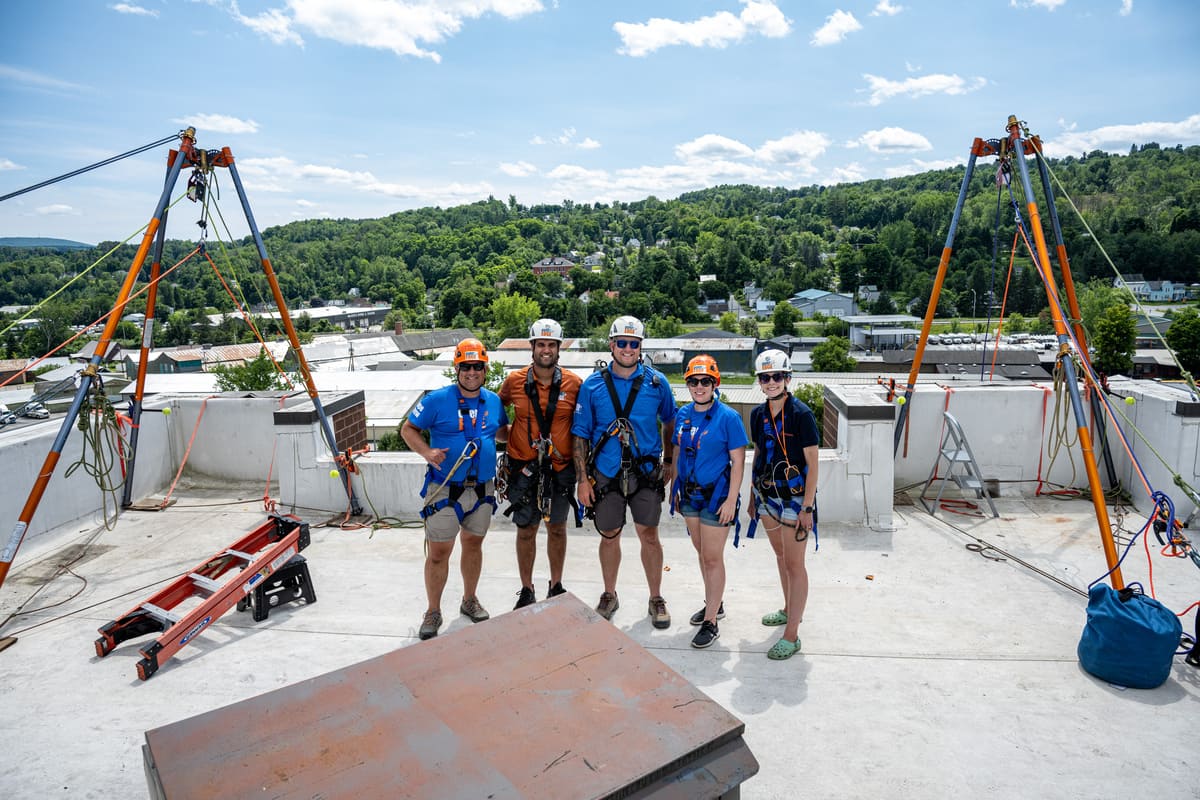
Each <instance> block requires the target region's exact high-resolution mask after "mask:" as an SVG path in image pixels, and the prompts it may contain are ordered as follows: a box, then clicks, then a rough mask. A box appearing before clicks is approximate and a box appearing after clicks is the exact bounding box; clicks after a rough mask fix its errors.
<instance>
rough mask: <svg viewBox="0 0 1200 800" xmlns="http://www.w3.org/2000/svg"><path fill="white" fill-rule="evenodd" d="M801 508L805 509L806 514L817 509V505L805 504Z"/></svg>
mask: <svg viewBox="0 0 1200 800" xmlns="http://www.w3.org/2000/svg"><path fill="white" fill-rule="evenodd" d="M800 510H801V511H803V512H804V513H805V514H811V513H813V512H814V511H816V510H817V507H816V506H804V507H803V508H801V509H800Z"/></svg>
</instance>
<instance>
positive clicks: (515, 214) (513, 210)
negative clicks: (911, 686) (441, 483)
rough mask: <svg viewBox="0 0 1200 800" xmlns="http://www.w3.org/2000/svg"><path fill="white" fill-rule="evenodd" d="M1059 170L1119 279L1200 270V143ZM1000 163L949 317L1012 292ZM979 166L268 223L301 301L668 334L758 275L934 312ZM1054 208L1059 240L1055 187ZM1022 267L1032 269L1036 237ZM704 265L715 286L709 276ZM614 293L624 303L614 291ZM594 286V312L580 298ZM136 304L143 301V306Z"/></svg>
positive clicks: (970, 220) (74, 317)
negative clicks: (629, 199) (567, 262)
mask: <svg viewBox="0 0 1200 800" xmlns="http://www.w3.org/2000/svg"><path fill="white" fill-rule="evenodd" d="M1050 167H1051V170H1052V172H1053V173H1054V175H1055V177H1056V178H1057V179H1058V180H1059V181H1061V183H1062V184H1063V186H1064V187H1065V189H1066V192H1067V194H1068V195H1069V196H1070V197H1071V198H1072V199H1073V201H1074V203H1075V204H1076V205H1077V206H1078V207H1079V209H1080V210H1081V211H1082V213H1083V215H1084V218H1085V219H1086V220H1087V222H1088V224H1089V225H1090V226H1091V227H1092V229H1093V230H1094V231H1095V233H1096V237H1097V238H1098V239H1099V240H1100V242H1102V244H1103V246H1104V248H1105V249H1106V250H1107V251H1108V253H1109V254H1110V255H1111V256H1112V257H1113V259H1114V260H1115V262H1116V264H1117V267H1118V268H1119V269H1120V270H1121V271H1122V273H1124V274H1127V275H1128V274H1135V273H1138V274H1141V275H1142V276H1144V277H1145V278H1146V279H1148V280H1158V279H1168V280H1172V281H1180V282H1184V283H1194V282H1198V281H1200V147H1188V148H1183V147H1175V148H1169V149H1163V148H1160V147H1159V146H1158V145H1156V144H1148V145H1144V146H1142V147H1138V148H1134V150H1133V151H1132V152H1130V153H1129V154H1128V155H1124V156H1114V155H1108V154H1105V153H1102V152H1094V153H1089V154H1087V155H1086V156H1081V157H1078V158H1074V157H1072V158H1066V159H1061V160H1051V161H1050ZM1031 169H1032V164H1031ZM994 170H995V167H994V162H992V161H989V160H981V161H980V163H979V165H978V167H977V170H976V175H975V178H974V180H973V185H972V186H971V189H970V192H969V196H968V201H967V205H966V208H965V210H964V212H963V216H962V220H961V222H960V224H959V228H958V232H957V236H956V238H955V248H954V249H955V254H954V257H953V259H952V261H951V266H950V273H949V277H948V279H947V284H946V289H945V291H944V292H943V297H942V303H941V304H940V307H939V313H940V314H944V315H948V316H952V315H955V314H962V315H969V314H970V313H971V312H972V306H973V305H978V308H977V309H976V311H977V313H979V314H980V315H981V316H982V315H983V314H984V313H985V312H984V311H983V306H984V303H985V302H986V301H985V298H986V297H988V294H987V292H988V290H989V288H990V287H991V286H992V282H993V280H994V281H995V291H996V293H997V295H999V293H1000V292H1002V291H1003V286H1004V272H1005V270H1006V269H1007V265H1008V258H1009V252H1010V246H1011V244H1012V241H1013V235H1014V230H1015V229H1014V224H1013V212H1012V210H1011V208H1010V206H1009V199H1008V195H1007V191H1000V190H999V189H998V188H997V185H996V181H995V175H994ZM962 176H963V168H962V167H958V168H955V169H947V170H939V171H934V172H927V173H923V174H920V175H913V176H908V177H903V178H894V179H890V180H873V181H866V182H863V183H857V184H844V185H838V186H833V187H822V186H812V187H805V188H799V189H781V188H777V189H764V188H759V187H755V186H720V187H716V188H712V189H706V190H704V191H699V192H692V193H689V194H685V195H683V196H681V197H679V198H678V199H676V200H669V201H661V200H658V199H656V198H653V197H650V198H647V199H645V200H642V201H639V202H633V203H612V204H603V203H600V204H596V205H591V204H576V203H573V202H571V201H569V200H567V201H563V203H562V204H561V205H546V206H532V207H527V206H524V205H521V204H520V203H519V202H518V201H517V199H516V198H513V197H509V198H508V200H507V202H503V201H500V200H497V199H495V198H489V199H488V200H486V201H480V202H478V203H474V204H471V205H465V206H458V207H454V208H448V209H440V208H424V209H419V210H415V211H405V212H400V213H397V214H393V215H392V216H389V217H385V218H382V219H370V220H308V221H302V222H294V223H291V224H288V225H284V226H280V227H276V228H272V229H269V230H267V231H265V232H264V239H265V241H266V245H267V249H268V251H269V253H270V255H271V259H272V263H273V264H274V266H275V269H276V271H277V272H278V274H279V280H280V284H281V286H282V288H283V292H284V295H285V296H286V297H287V299H288V302H289V304H290V305H292V306H293V307H300V306H305V305H308V304H309V303H311V302H313V301H317V302H321V301H325V302H328V301H330V300H334V299H345V298H348V297H350V296H352V294H355V293H353V292H352V290H357V292H356V294H358V295H359V296H361V297H363V298H369V299H371V300H373V301H382V302H387V303H390V304H391V305H392V306H393V308H394V309H395V311H396V316H397V317H398V318H401V319H403V320H404V321H405V322H406V323H407V324H409V325H410V326H427V325H428V324H429V323H430V322H434V323H436V324H437V325H438V326H448V325H452V324H453V325H464V326H469V327H473V328H477V329H485V328H492V329H494V331H495V332H496V334H497V335H499V334H500V333H506V332H507V333H511V332H513V330H514V326H518V322H519V320H521V319H525V318H527V317H528V315H529V314H530V313H531V312H532V310H533V309H532V305H531V304H536V305H537V313H539V314H542V315H548V316H553V317H556V318H558V319H560V320H562V321H563V323H564V325H565V327H566V330H567V332H568V334H571V335H581V334H586V333H588V332H589V331H590V330H591V329H593V328H594V327H595V326H596V325H598V324H603V322H604V321H605V320H606V319H608V318H611V316H612V315H614V314H617V313H631V314H635V315H637V316H639V317H642V318H645V319H647V320H650V321H651V322H652V329H653V326H654V324H657V323H659V322H661V321H662V320H665V319H667V318H669V317H674V318H676V319H678V320H681V321H684V322H687V321H692V320H697V319H699V312H698V311H697V304H698V303H699V302H700V301H702V300H703V298H704V297H706V296H707V297H710V298H724V297H726V296H727V295H728V294H730V293H731V292H736V291H738V290H740V289H741V287H742V286H743V285H744V284H746V283H748V282H751V281H753V282H755V283H756V284H757V285H758V286H759V287H763V288H764V289H765V296H767V297H769V298H771V299H775V300H783V299H785V298H786V297H788V296H790V295H791V294H793V293H794V292H796V291H798V290H802V289H807V288H820V289H828V290H835V291H851V292H852V291H854V290H855V288H856V287H858V286H860V285H866V284H873V285H875V286H877V287H879V289H881V290H883V292H884V293H885V294H884V296H883V297H882V298H881V299H880V301H879V302H878V303H877V304H876V307H875V308H874V309H872V310H875V311H881V312H886V311H889V310H892V309H900V310H903V308H904V304H905V303H906V302H907V301H908V300H910V299H914V298H915V299H917V301H918V302H917V304H916V306H915V307H914V312H915V313H918V314H923V313H924V308H925V302H924V301H925V299H926V298H927V297H928V294H929V291H930V288H931V285H932V280H933V274H934V271H935V268H936V266H937V261H938V257H939V255H940V253H941V250H942V246H943V244H944V241H945V237H946V232H947V230H948V226H949V223H950V219H951V214H952V211H953V208H954V202H955V198H956V197H957V194H958V189H959V187H960V185H961V183H962ZM1034 180H1035V184H1036V183H1037V177H1036V171H1035V172H1034ZM1017 191H1018V198H1019V187H1017ZM1056 202H1057V206H1058V211H1059V215H1060V217H1061V220H1062V226H1063V231H1064V238H1065V241H1066V243H1067V251H1068V254H1069V256H1070V258H1071V268H1072V272H1073V274H1074V277H1075V279H1076V281H1077V282H1083V281H1087V280H1089V279H1093V278H1103V279H1104V280H1108V281H1111V278H1112V273H1111V270H1110V269H1109V267H1108V266H1107V264H1106V263H1105V262H1104V260H1103V257H1102V255H1101V252H1100V250H1099V248H1098V247H1096V245H1095V243H1094V242H1093V241H1092V240H1091V239H1090V237H1089V236H1088V235H1087V233H1086V231H1085V228H1084V226H1083V224H1082V223H1081V222H1080V220H1079V218H1078V217H1077V215H1076V213H1075V212H1074V210H1073V209H1072V207H1071V204H1070V203H1068V202H1067V200H1066V199H1065V198H1064V196H1063V195H1062V194H1061V193H1059V194H1058V195H1057V199H1056ZM1039 204H1040V206H1041V210H1042V217H1043V221H1044V222H1046V223H1047V228H1046V236H1047V240H1048V241H1049V242H1050V244H1051V247H1053V241H1054V240H1053V231H1052V230H1051V229H1050V228H1049V225H1048V217H1049V214H1048V210H1047V208H1046V206H1045V203H1044V201H1042V199H1041V198H1040V197H1039ZM997 206H999V214H997ZM1021 210H1022V213H1024V203H1023V201H1021ZM225 213H226V214H228V213H229V210H228V209H226V211H225ZM631 239H632V240H637V243H631V242H630V240H631ZM994 241H996V242H998V252H997V254H996V255H995V257H993V242H994ZM113 244H114V243H112V242H102V243H101V244H99V245H98V246H97V247H96V248H94V249H91V250H78V251H66V252H61V251H60V252H54V251H47V250H37V249H20V248H4V249H0V265H2V269H0V305H10V304H25V305H31V304H36V303H39V302H41V301H42V300H44V299H45V298H46V297H48V296H49V295H50V294H51V292H53V291H54V290H55V289H57V288H59V287H60V286H62V285H63V284H64V283H65V282H66V281H67V280H68V279H69V278H70V277H71V276H73V275H75V274H78V273H79V272H80V271H82V270H83V269H85V268H86V267H87V266H88V265H89V264H91V263H92V262H93V261H95V260H96V259H97V258H99V257H100V255H101V254H102V253H104V252H105V251H106V250H108V249H109V248H111V247H112V246H113ZM192 246H193V243H191V242H185V241H172V242H169V243H168V248H167V250H168V252H167V253H166V255H165V257H164V261H165V262H166V263H167V264H171V263H174V261H175V260H177V259H179V258H180V257H182V256H183V255H184V254H186V253H187V252H188V250H189V249H190V248H191V247H192ZM210 251H211V252H212V253H213V256H214V259H216V261H217V263H218V265H220V266H221V267H222V269H230V270H231V271H232V273H233V274H232V275H228V276H227V277H235V278H236V280H237V281H238V284H239V285H240V287H241V291H242V292H243V294H244V295H245V297H246V299H247V300H248V301H249V302H250V303H260V302H263V301H264V300H267V299H269V297H270V294H269V292H268V290H267V288H266V285H265V281H264V280H263V278H262V276H261V272H260V270H259V266H258V260H257V254H256V253H255V251H254V248H253V246H252V244H251V243H250V242H248V241H244V242H240V243H237V246H236V247H234V248H233V249H232V251H231V259H232V264H231V265H227V262H226V260H225V256H224V255H223V254H222V253H221V252H220V250H219V248H217V247H216V246H215V245H212V244H211V243H210ZM572 251H574V252H576V253H578V254H579V256H580V258H581V257H582V256H583V255H586V254H591V253H594V252H602V253H603V255H604V261H603V269H602V271H600V272H591V271H585V270H583V269H582V268H577V269H575V270H572V272H571V274H570V276H569V277H568V279H567V280H566V281H564V280H563V279H562V278H560V277H559V276H557V275H549V276H542V277H540V278H535V277H534V275H533V272H532V271H531V265H533V264H534V263H535V262H537V261H538V260H540V259H542V258H544V257H546V256H562V255H566V254H568V253H570V252H572ZM133 254H134V247H132V246H124V247H121V248H120V249H119V250H118V251H117V252H116V253H115V254H114V255H113V256H112V257H110V258H108V259H107V260H106V261H105V262H103V264H102V265H101V266H100V267H99V268H98V269H97V270H95V271H94V272H93V273H92V274H91V275H89V277H88V278H87V279H86V280H83V281H79V282H78V283H76V284H75V285H73V286H72V287H71V288H69V289H68V290H67V291H65V292H64V293H63V294H61V295H60V296H59V297H58V298H56V299H55V301H53V302H52V303H50V304H48V305H47V306H46V307H43V308H41V309H39V310H38V311H37V312H36V314H35V315H36V316H37V317H39V318H40V319H42V320H43V323H42V326H43V327H42V328H41V329H38V330H33V331H20V332H18V331H16V330H15V329H14V330H13V331H10V332H9V334H8V335H7V336H5V337H4V339H3V341H2V342H0V350H3V351H4V352H2V353H0V355H30V354H37V353H41V352H44V351H45V350H46V346H47V343H48V342H50V343H54V342H57V341H61V339H62V338H63V336H64V335H65V331H66V330H67V327H68V326H70V325H81V324H86V323H88V322H91V321H92V320H94V319H96V318H97V317H99V316H101V315H102V314H103V313H105V312H106V311H107V310H108V308H109V307H110V305H111V302H112V300H113V298H115V296H116V294H117V291H118V288H119V284H120V280H121V278H122V277H123V275H124V272H125V270H126V269H127V268H128V265H129V263H130V260H131V259H132V257H133ZM1017 264H1018V267H1021V266H1024V265H1028V259H1027V258H1026V257H1024V252H1023V247H1018V260H1017ZM993 265H994V267H993ZM993 268H994V269H995V270H996V275H995V277H994V278H993ZM703 274H712V275H716V276H717V280H716V281H710V282H706V283H704V284H701V283H700V282H699V276H700V275H703ZM609 289H616V290H618V291H619V296H617V297H610V296H608V295H606V294H605V292H604V291H597V290H609ZM972 290H974V294H973V293H972ZM584 292H588V298H589V302H588V303H586V304H585V303H583V302H581V301H580V295H581V294H583V293H584ZM160 298H161V302H162V303H163V304H165V306H166V307H167V308H160V309H159V310H158V314H157V315H156V316H157V318H158V321H159V323H161V330H160V332H159V333H158V334H157V335H156V340H157V341H158V342H160V343H182V342H187V341H199V340H203V341H209V342H218V341H222V340H226V337H225V336H224V335H222V334H223V332H222V331H216V330H211V329H209V330H206V329H204V328H202V327H201V328H197V327H196V325H195V324H196V323H198V322H199V321H200V320H201V317H200V314H201V312H202V311H203V310H204V309H218V310H231V309H232V307H233V304H232V302H231V301H230V300H229V298H228V297H227V296H226V294H225V292H224V290H223V289H222V288H221V286H220V284H219V282H218V280H217V279H216V278H215V276H214V275H213V273H212V271H211V270H210V269H208V268H207V266H206V265H204V264H202V263H199V262H194V263H193V264H190V265H188V267H186V268H185V269H182V270H179V271H178V272H177V273H175V274H173V275H171V276H170V277H169V278H168V279H167V281H165V282H164V285H163V287H162V291H161V293H160ZM427 304H428V305H431V306H432V307H433V312H432V319H430V313H429V312H428V311H427V308H426V306H427ZM1045 305H1046V303H1045V300H1044V297H1043V296H1042V293H1041V289H1040V285H1039V284H1037V283H1035V276H1034V275H1033V274H1032V273H1031V270H1029V269H1027V268H1025V269H1020V268H1019V269H1018V271H1017V274H1016V276H1015V278H1014V281H1013V286H1012V288H1011V289H1010V290H1009V299H1008V307H1009V310H1010V311H1016V312H1019V313H1021V314H1024V315H1026V316H1036V315H1037V314H1038V312H1039V311H1040V310H1041V309H1042V308H1043V307H1044V306H1045ZM134 306H135V307H134V308H132V309H131V310H140V307H139V306H138V305H137V303H135V304H134ZM3 327H4V323H3V322H0V329H2V328H3ZM228 335H229V336H230V337H232V336H233V335H234V334H233V333H231V332H230V333H229V334H228Z"/></svg>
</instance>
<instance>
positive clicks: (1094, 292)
mask: <svg viewBox="0 0 1200 800" xmlns="http://www.w3.org/2000/svg"><path fill="white" fill-rule="evenodd" d="M1076 299H1078V300H1079V315H1080V317H1081V318H1082V319H1083V329H1084V330H1085V331H1087V332H1088V335H1089V336H1090V335H1091V334H1092V332H1093V331H1095V330H1096V323H1097V322H1099V321H1100V320H1101V319H1102V318H1103V317H1104V315H1105V313H1106V312H1107V311H1108V309H1109V308H1111V307H1112V306H1115V305H1125V306H1128V305H1129V304H1130V303H1132V302H1133V295H1132V294H1130V293H1129V291H1128V290H1126V289H1114V288H1113V287H1112V285H1111V284H1110V283H1109V282H1108V281H1104V280H1094V281H1089V282H1088V283H1087V284H1086V285H1085V286H1084V287H1083V288H1082V289H1080V290H1079V291H1078V292H1077V294H1076ZM1064 311H1065V307H1064Z"/></svg>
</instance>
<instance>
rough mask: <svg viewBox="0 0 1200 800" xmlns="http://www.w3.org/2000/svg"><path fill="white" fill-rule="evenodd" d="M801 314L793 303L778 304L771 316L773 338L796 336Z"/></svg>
mask: <svg viewBox="0 0 1200 800" xmlns="http://www.w3.org/2000/svg"><path fill="white" fill-rule="evenodd" d="M799 321H800V312H799V311H797V310H796V307H795V306H794V305H792V304H791V303H787V302H784V303H776V304H775V311H774V312H773V313H772V314H771V328H772V330H771V336H795V335H796V323H797V322H799Z"/></svg>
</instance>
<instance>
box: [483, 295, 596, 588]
mask: <svg viewBox="0 0 1200 800" xmlns="http://www.w3.org/2000/svg"><path fill="white" fill-rule="evenodd" d="M561 345H562V326H561V325H559V324H558V323H557V322H555V321H554V320H552V319H539V320H537V321H535V322H534V323H533V324H532V325H530V326H529V349H530V352H531V354H532V357H533V363H531V364H530V365H529V366H527V367H525V368H523V369H519V370H516V371H515V372H512V373H509V375H508V377H507V378H505V379H504V384H503V385H502V386H501V387H500V400H501V402H503V403H504V405H505V406H512V414H513V417H512V423H511V426H510V429H509V437H508V459H509V475H510V478H509V481H508V500H509V502H510V503H511V505H509V507H508V508H507V509H505V511H504V513H505V515H511V516H512V520H513V523H514V524H516V526H517V572H518V573H519V574H520V577H521V589H520V591H518V592H517V604H516V606H515V608H522V607H524V606H527V605H530V604H531V603H536V602H537V593H536V591H535V590H534V586H533V562H534V559H535V558H536V557H537V531H538V524H539V523H542V522H544V523H545V524H546V555H547V557H548V558H549V560H550V584H549V588H548V589H547V591H546V597H555V596H556V595H560V594H564V593H565V592H566V589H564V588H563V585H562V575H563V563H564V561H565V560H566V556H567V512H568V509H570V508H572V507H574V508H575V509H578V508H579V506H578V504H576V503H575V497H574V489H575V465H574V463H573V462H572V460H571V455H572V452H573V447H572V440H571V415H572V414H574V413H575V398H576V397H578V395H579V384H580V383H581V381H580V378H579V376H578V375H576V374H575V373H573V372H571V371H569V370H564V369H562V368H560V367H559V366H558V351H559V347H560V346H561ZM579 524H580V522H579V519H578V516H577V517H576V525H579Z"/></svg>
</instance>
